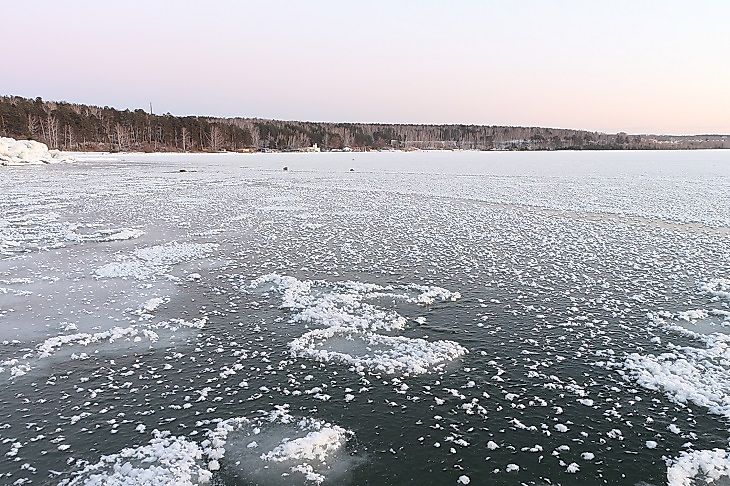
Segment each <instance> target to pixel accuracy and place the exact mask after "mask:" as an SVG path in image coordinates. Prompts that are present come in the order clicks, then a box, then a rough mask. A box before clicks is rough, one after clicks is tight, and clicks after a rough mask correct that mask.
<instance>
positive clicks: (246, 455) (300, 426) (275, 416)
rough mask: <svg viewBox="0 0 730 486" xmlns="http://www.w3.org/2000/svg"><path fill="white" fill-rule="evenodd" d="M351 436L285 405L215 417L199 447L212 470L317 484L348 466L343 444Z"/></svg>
mask: <svg viewBox="0 0 730 486" xmlns="http://www.w3.org/2000/svg"><path fill="white" fill-rule="evenodd" d="M352 436H353V434H352V432H350V431H348V430H346V429H344V428H342V427H339V426H337V425H334V424H330V423H328V422H326V421H323V420H319V419H316V418H312V417H305V418H301V417H294V416H293V415H291V414H290V413H289V409H288V405H283V406H276V407H275V408H274V410H273V411H271V412H261V413H259V414H258V415H257V416H254V417H251V418H248V417H236V418H233V419H228V420H224V421H221V422H219V423H218V425H217V427H216V428H215V429H214V430H212V431H211V432H209V433H208V438H207V439H206V440H205V441H203V443H202V446H203V448H204V451H205V455H206V457H207V459H208V460H209V461H210V463H209V464H212V465H213V468H211V469H218V468H223V469H225V470H226V472H227V473H229V474H234V475H236V476H241V477H242V478H244V479H246V480H248V481H251V482H254V483H256V484H281V481H282V477H286V476H288V475H291V474H294V475H296V476H298V477H299V478H300V479H302V480H304V481H305V482H307V483H314V484H321V483H322V482H324V481H325V480H328V479H330V480H336V479H337V477H338V476H341V475H343V474H345V473H346V472H347V470H348V469H349V465H350V462H351V458H350V456H349V455H348V454H347V452H346V450H345V445H346V443H347V441H348V440H349V439H350V438H351V437H352ZM209 467H210V465H209Z"/></svg>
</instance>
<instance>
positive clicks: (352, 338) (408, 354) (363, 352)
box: [289, 327, 468, 374]
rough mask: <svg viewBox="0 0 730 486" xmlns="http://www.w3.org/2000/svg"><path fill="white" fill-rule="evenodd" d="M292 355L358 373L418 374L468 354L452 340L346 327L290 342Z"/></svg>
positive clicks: (334, 328) (317, 332)
mask: <svg viewBox="0 0 730 486" xmlns="http://www.w3.org/2000/svg"><path fill="white" fill-rule="evenodd" d="M289 349H290V351H291V353H292V355H294V356H296V357H305V358H309V359H314V360H316V361H320V362H325V363H327V362H339V363H344V364H348V365H352V366H353V367H354V368H355V370H356V371H357V372H358V373H361V374H364V373H365V372H372V373H387V374H394V373H407V374H421V373H427V372H429V371H432V370H433V369H434V368H436V367H439V366H441V365H444V364H446V363H448V362H450V361H452V360H454V359H456V358H458V357H460V356H462V355H464V354H466V353H467V352H468V351H467V350H466V348H464V347H462V346H460V345H459V344H457V343H455V342H453V341H446V340H444V341H426V340H424V339H416V338H408V337H403V336H384V335H381V334H375V333H372V332H367V331H359V330H357V329H353V328H347V327H330V328H326V329H316V330H313V331H310V332H308V333H306V334H304V335H303V336H301V337H299V338H297V339H294V340H293V341H292V342H291V343H289Z"/></svg>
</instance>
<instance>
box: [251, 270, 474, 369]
mask: <svg viewBox="0 0 730 486" xmlns="http://www.w3.org/2000/svg"><path fill="white" fill-rule="evenodd" d="M248 288H249V289H252V290H256V291H259V292H266V291H272V290H273V291H276V292H278V293H279V294H281V298H282V305H281V306H282V308H285V309H289V310H292V311H294V314H293V316H292V318H291V320H292V321H293V322H305V323H311V324H316V325H319V326H324V328H323V329H315V330H312V331H309V332H307V333H305V334H303V335H302V336H301V337H299V338H296V339H294V340H293V341H292V342H291V343H290V344H289V349H290V351H291V353H292V355H293V356H295V357H303V358H309V359H313V360H316V361H319V362H323V363H328V362H338V363H342V364H346V365H349V366H351V367H352V369H353V370H354V371H356V372H357V373H359V374H365V373H368V372H371V373H386V374H394V373H403V374H422V373H427V372H429V371H434V370H437V369H440V368H441V367H442V366H443V365H444V364H446V363H448V362H450V361H453V360H454V359H456V358H458V357H460V356H463V355H464V354H466V353H467V352H468V351H467V349H466V348H464V347H463V346H461V345H459V344H458V343H456V342H454V341H448V340H439V341H428V340H426V339H420V338H411V337H405V336H391V335H385V334H379V333H378V331H402V330H404V329H405V327H406V323H407V320H406V319H405V318H404V317H403V316H401V315H400V314H398V313H397V312H396V311H394V310H389V309H383V308H382V307H379V306H378V305H377V304H376V303H371V302H377V301H378V299H382V298H389V299H392V300H401V301H403V302H407V303H411V304H414V305H421V306H428V305H433V304H434V303H436V302H438V301H455V300H457V299H459V298H460V295H459V293H457V292H451V291H448V290H446V289H443V288H441V287H435V286H421V285H403V286H398V287H396V286H391V285H389V286H380V285H376V284H371V283H363V282H352V281H347V282H325V281H322V280H306V281H302V280H299V279H297V278H295V277H291V276H282V275H278V274H269V275H264V276H262V277H259V278H257V279H255V280H253V281H252V282H251V283H250V284H249V285H248Z"/></svg>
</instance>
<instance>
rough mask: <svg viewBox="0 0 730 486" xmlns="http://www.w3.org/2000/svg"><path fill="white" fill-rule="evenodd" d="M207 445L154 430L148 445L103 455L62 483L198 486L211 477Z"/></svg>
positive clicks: (81, 485) (79, 485)
mask: <svg viewBox="0 0 730 486" xmlns="http://www.w3.org/2000/svg"><path fill="white" fill-rule="evenodd" d="M202 459H203V449H202V448H201V447H200V446H199V445H198V444H197V443H195V442H192V441H190V440H187V439H185V438H184V437H176V436H173V435H171V434H170V433H169V432H159V431H157V430H155V431H154V432H153V438H152V440H150V442H149V443H148V444H146V445H143V446H139V447H127V448H124V449H122V450H121V451H120V452H118V453H116V454H111V455H108V456H102V457H101V459H100V460H99V462H97V463H95V464H89V465H87V466H85V467H84V468H83V469H81V470H80V471H77V472H75V473H74V475H73V477H72V478H70V479H65V480H63V481H61V483H60V484H59V486H171V485H175V486H194V485H198V484H204V483H207V482H209V481H210V478H211V476H212V474H211V472H210V471H209V470H208V469H207V468H206V467H205V464H204V463H203V461H202Z"/></svg>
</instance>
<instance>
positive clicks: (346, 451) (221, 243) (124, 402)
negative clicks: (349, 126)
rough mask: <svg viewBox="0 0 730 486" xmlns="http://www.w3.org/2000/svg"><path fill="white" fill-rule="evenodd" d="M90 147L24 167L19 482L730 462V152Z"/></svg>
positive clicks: (686, 480) (0, 255) (305, 477)
mask: <svg viewBox="0 0 730 486" xmlns="http://www.w3.org/2000/svg"><path fill="white" fill-rule="evenodd" d="M72 156H73V158H74V159H75V162H74V163H73V164H50V165H43V166H38V167H34V168H33V169H32V170H15V169H13V168H8V170H5V171H0V194H2V197H0V382H2V384H3V390H4V391H3V393H2V394H1V395H0V484H64V485H69V486H70V485H74V486H78V485H82V484H84V485H97V484H98V485H102V484H103V485H125V486H126V485H133V484H160V485H161V484H165V485H167V484H181V485H184V484H216V485H236V484H262V485H275V484H299V485H307V484H309V485H311V484H324V485H326V484H337V485H340V484H342V485H345V484H365V483H370V484H393V485H397V484H413V483H414V482H415V483H424V484H498V485H499V484H504V485H508V484H509V485H511V484H627V485H635V484H653V485H659V484H667V483H668V484H670V485H671V486H684V485H694V484H698V485H700V484H707V483H708V482H709V481H711V480H712V481H714V483H712V484H723V483H722V481H730V477H729V476H728V473H730V459H728V458H729V457H730V444H729V443H728V441H729V439H730V392H728V390H729V389H730V376H729V375H728V371H727V363H728V362H730V351H728V350H730V280H728V279H730V245H729V242H730V152H727V151H702V152H608V153H606V152H560V153H472V152H454V153H450V152H417V153H369V154H352V153H349V154H346V153H340V154H335V153H322V154H255V155H238V154H210V155H201V154H197V155H192V154H149V155H145V154H114V155H110V154H72ZM284 166H288V168H289V170H287V171H283V170H282V168H283V167H284ZM181 169H185V172H181ZM350 169H354V170H353V171H351V170H350Z"/></svg>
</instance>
